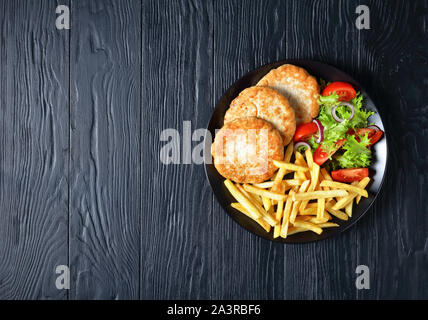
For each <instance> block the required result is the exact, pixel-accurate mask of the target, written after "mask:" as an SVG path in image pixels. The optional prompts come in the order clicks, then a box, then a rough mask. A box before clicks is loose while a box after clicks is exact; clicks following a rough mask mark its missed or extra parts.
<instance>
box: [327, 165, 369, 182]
mask: <svg viewBox="0 0 428 320" xmlns="http://www.w3.org/2000/svg"><path fill="white" fill-rule="evenodd" d="M330 174H331V177H332V178H333V180H335V181H340V182H354V181H360V180H361V179H363V178H365V177H368V176H369V169H368V168H353V169H339V170H334V171H332V172H330Z"/></svg>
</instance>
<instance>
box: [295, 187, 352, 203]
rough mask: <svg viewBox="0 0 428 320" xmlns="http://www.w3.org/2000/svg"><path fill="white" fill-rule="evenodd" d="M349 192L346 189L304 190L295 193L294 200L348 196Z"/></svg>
mask: <svg viewBox="0 0 428 320" xmlns="http://www.w3.org/2000/svg"><path fill="white" fill-rule="evenodd" d="M347 195H348V192H347V191H345V190H340V189H337V190H329V191H312V192H303V193H296V194H295V195H293V200H294V201H297V200H312V199H320V198H333V197H346V196H347Z"/></svg>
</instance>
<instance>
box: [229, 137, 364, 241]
mask: <svg viewBox="0 0 428 320" xmlns="http://www.w3.org/2000/svg"><path fill="white" fill-rule="evenodd" d="M293 150H294V145H293V142H291V143H290V144H289V145H288V147H287V149H286V151H285V155H284V160H283V161H274V164H275V166H277V167H278V171H277V172H276V175H275V176H274V178H273V179H272V180H270V181H265V182H262V183H257V184H237V183H233V182H232V181H230V180H229V179H226V180H225V182H224V184H225V185H226V188H227V189H228V190H229V191H230V193H231V194H232V195H233V197H234V198H235V199H236V201H237V202H234V203H232V204H231V206H232V207H233V208H235V209H237V210H238V211H240V212H242V213H243V214H245V215H247V216H248V217H250V218H252V219H254V220H255V221H256V222H257V223H258V224H260V225H261V226H262V227H263V228H264V229H265V230H266V232H268V233H269V232H270V231H271V228H273V237H274V238H277V237H282V238H287V236H289V235H292V234H295V233H299V232H305V231H312V232H315V233H317V234H321V233H322V232H323V228H331V227H338V226H339V225H338V224H337V223H334V222H332V221H331V220H332V219H333V216H334V217H336V218H337V219H339V220H348V218H350V217H352V206H353V203H354V200H355V202H356V203H357V204H358V203H359V202H360V200H361V197H366V198H367V197H368V194H367V191H366V190H365V188H366V186H367V185H368V183H369V182H370V178H368V177H367V178H364V179H362V180H361V181H358V182H353V183H351V184H347V183H341V182H335V181H333V179H332V178H331V176H330V175H329V173H328V172H327V170H326V169H325V168H320V166H319V165H317V164H316V163H314V161H313V158H312V152H311V150H306V151H305V153H304V154H305V156H303V155H302V154H301V153H300V152H298V151H293ZM293 152H294V156H295V160H294V163H291V158H292V155H293ZM286 176H287V177H290V178H286ZM343 210H344V211H343Z"/></svg>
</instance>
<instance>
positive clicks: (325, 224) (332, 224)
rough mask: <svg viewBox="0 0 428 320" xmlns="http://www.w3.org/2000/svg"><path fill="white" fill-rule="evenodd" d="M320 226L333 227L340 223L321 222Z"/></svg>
mask: <svg viewBox="0 0 428 320" xmlns="http://www.w3.org/2000/svg"><path fill="white" fill-rule="evenodd" d="M318 226H319V227H321V228H332V227H338V226H339V225H338V224H337V223H334V222H325V223H320V224H319V225H318Z"/></svg>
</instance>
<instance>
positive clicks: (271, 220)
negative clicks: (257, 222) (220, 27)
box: [235, 184, 278, 227]
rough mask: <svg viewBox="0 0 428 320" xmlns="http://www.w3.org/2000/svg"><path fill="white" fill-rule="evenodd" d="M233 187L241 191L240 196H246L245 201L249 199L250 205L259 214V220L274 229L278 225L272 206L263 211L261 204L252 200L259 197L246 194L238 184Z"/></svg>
mask: <svg viewBox="0 0 428 320" xmlns="http://www.w3.org/2000/svg"><path fill="white" fill-rule="evenodd" d="M235 187H236V188H237V189H238V190H239V191H241V192H242V194H244V195H246V197H247V199H250V201H251V203H252V204H253V205H254V206H255V207H256V208H257V210H258V211H259V213H260V214H261V219H263V220H264V221H266V222H267V223H268V224H269V225H270V226H272V227H274V226H275V225H276V224H277V223H278V221H276V219H275V216H274V215H273V212H274V211H273V206H271V207H270V208H269V210H265V209H264V208H263V204H262V203H261V202H257V201H255V200H253V199H254V198H255V197H259V198H260V196H258V195H256V194H253V193H249V192H247V191H246V190H245V189H244V188H243V187H242V186H241V185H240V184H235Z"/></svg>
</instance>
